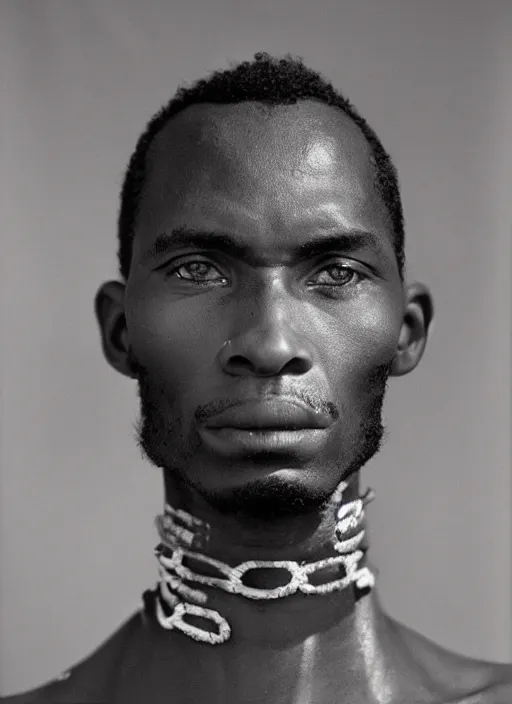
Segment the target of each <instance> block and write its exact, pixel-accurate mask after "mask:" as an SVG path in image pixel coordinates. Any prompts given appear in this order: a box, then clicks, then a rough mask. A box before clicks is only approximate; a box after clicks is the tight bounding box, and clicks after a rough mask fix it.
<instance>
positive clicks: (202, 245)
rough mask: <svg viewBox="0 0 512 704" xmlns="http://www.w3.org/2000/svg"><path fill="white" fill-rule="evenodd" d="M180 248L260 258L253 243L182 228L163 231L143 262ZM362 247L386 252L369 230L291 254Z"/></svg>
mask: <svg viewBox="0 0 512 704" xmlns="http://www.w3.org/2000/svg"><path fill="white" fill-rule="evenodd" d="M178 247H197V248H199V249H208V250H213V251H217V252H222V253H223V254H229V255H231V256H235V257H238V258H239V259H245V260H246V261H249V262H250V263H255V262H257V260H258V257H257V254H256V251H255V249H254V248H253V247H252V246H251V245H249V244H246V243H244V242H240V241H239V240H237V239H235V238H234V237H233V236H231V235H228V234H227V233H223V232H208V231H198V230H193V229H189V228H186V227H179V228H177V229H175V230H172V231H171V232H161V233H160V234H159V235H158V236H157V237H156V239H155V241H154V242H153V243H152V244H151V245H150V246H149V248H148V249H147V250H146V252H145V253H144V255H143V256H142V262H143V263H144V264H145V263H147V262H149V261H151V260H156V259H158V258H160V257H161V256H162V255H164V254H170V253H171V252H173V251H174V250H176V249H177V248H178ZM361 249H369V250H371V251H373V252H375V253H376V254H378V255H380V256H383V255H384V250H383V247H382V245H381V244H380V241H379V238H378V237H377V236H376V235H374V234H373V233H372V232H369V231H367V230H349V231H347V232H340V233H336V234H334V235H326V236H320V237H316V238H314V239H311V240H309V241H308V242H305V243H304V244H300V245H298V246H297V247H296V248H295V250H294V251H293V253H292V256H293V258H294V260H296V261H303V260H305V259H311V258H313V257H318V256H321V255H323V254H328V253H329V252H332V251H333V250H335V251H339V252H343V253H344V254H351V253H352V252H355V251H357V250H361Z"/></svg>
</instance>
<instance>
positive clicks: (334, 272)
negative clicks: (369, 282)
mask: <svg viewBox="0 0 512 704" xmlns="http://www.w3.org/2000/svg"><path fill="white" fill-rule="evenodd" d="M315 277H316V279H317V280H316V281H314V280H313V284H314V285H316V286H348V285H351V284H356V283H359V281H360V280H361V279H362V278H364V274H362V273H361V272H360V271H357V270H356V269H354V268H353V267H351V266H349V265H348V264H346V263H339V262H338V263H336V264H330V265H329V266H326V267H324V268H323V269H321V270H320V271H319V272H318V274H316V275H315ZM310 283H311V282H310Z"/></svg>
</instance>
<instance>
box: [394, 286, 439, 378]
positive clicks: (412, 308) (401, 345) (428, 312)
mask: <svg viewBox="0 0 512 704" xmlns="http://www.w3.org/2000/svg"><path fill="white" fill-rule="evenodd" d="M404 294H405V311H404V319H403V322H402V327H401V329H400V336H399V338H398V346H397V350H396V355H395V359H394V361H393V364H392V367H391V372H390V376H403V375H404V374H408V373H409V372H412V370H413V369H415V368H416V366H417V365H418V364H419V361H420V359H421V358H422V357H423V352H424V351H425V347H426V345H427V339H428V333H429V329H430V326H431V324H432V320H433V318H434V301H433V299H432V296H431V294H430V291H429V290H428V288H427V287H426V286H425V285H424V284H420V283H412V284H408V285H407V286H406V287H405V291H404Z"/></svg>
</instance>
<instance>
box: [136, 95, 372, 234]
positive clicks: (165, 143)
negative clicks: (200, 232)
mask: <svg viewBox="0 0 512 704" xmlns="http://www.w3.org/2000/svg"><path fill="white" fill-rule="evenodd" d="M141 200H142V202H141V209H140V217H139V224H140V225H141V228H142V230H143V231H146V232H150V233H151V232H152V233H155V236H156V234H157V233H156V230H158V229H162V228H164V229H165V228H168V227H169V226H170V225H171V224H172V223H170V222H169V219H171V220H173V222H174V220H175V219H176V218H177V219H178V220H180V219H181V220H183V219H184V220H185V222H180V223H179V224H186V225H190V226H193V225H198V226H199V225H201V224H205V223H204V220H205V219H208V220H209V222H208V224H209V225H210V226H211V227H221V228H224V229H231V228H235V229H239V228H240V227H241V226H247V228H248V231H249V230H250V231H251V234H256V235H258V234H262V233H263V232H266V233H268V232H274V233H275V232H280V233H282V232H286V230H287V229H288V230H290V229H294V228H295V232H297V229H296V228H297V227H300V226H301V225H304V227H305V228H308V227H310V226H311V221H314V223H315V224H317V225H318V226H319V227H321V226H322V225H323V224H324V221H325V224H326V226H331V227H332V226H334V225H335V224H338V225H339V226H346V227H347V228H352V227H367V228H372V227H373V228H374V229H382V227H383V222H384V221H385V220H386V212H385V209H384V207H383V203H382V201H381V199H380V197H379V196H378V194H377V193H376V191H375V187H374V183H373V169H372V165H371V150H370V147H369V145H368V143H367V141H366V139H365V138H364V135H363V134H362V133H361V131H360V130H359V128H358V127H357V125H355V123H354V122H353V121H352V120H351V119H350V118H348V117H347V116H346V115H345V114H344V113H343V112H342V111H341V110H339V109H338V108H334V107H330V106H328V105H325V104H323V103H319V102H315V101H299V102H298V103H296V104H295V105H286V106H275V107H273V108H272V109H270V110H269V109H268V108H266V107H264V106H262V105H261V104H258V103H251V102H246V103H238V104H235V105H213V104H200V105H194V106H190V107H188V108H186V109H185V110H183V111H182V112H181V113H178V115H176V116H175V117H173V118H172V119H171V120H170V121H169V122H168V123H167V124H166V125H165V127H164V128H163V129H162V130H161V131H160V132H159V134H158V135H157V136H156V137H155V138H154V140H153V142H152V145H151V147H150V149H149V152H148V157H147V163H146V178H145V185H144V190H143V194H142V199H141ZM194 219H197V220H199V221H200V222H197V223H194V222H191V220H194Z"/></svg>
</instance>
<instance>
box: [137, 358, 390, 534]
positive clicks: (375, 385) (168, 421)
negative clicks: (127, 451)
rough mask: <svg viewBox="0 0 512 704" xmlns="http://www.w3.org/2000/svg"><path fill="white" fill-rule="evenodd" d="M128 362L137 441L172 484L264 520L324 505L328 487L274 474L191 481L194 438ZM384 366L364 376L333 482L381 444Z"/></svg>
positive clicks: (227, 510) (228, 510) (225, 509)
mask: <svg viewBox="0 0 512 704" xmlns="http://www.w3.org/2000/svg"><path fill="white" fill-rule="evenodd" d="M130 362H131V365H132V368H133V369H134V371H135V373H136V374H137V381H138V395H139V401H140V417H139V420H138V421H137V423H136V425H135V433H136V441H137V444H138V445H139V447H140V449H141V451H142V453H143V455H144V456H145V457H146V458H147V459H148V460H149V461H150V462H151V463H152V464H153V465H155V466H157V467H159V468H161V469H163V471H164V472H171V473H173V475H174V477H175V479H176V480H177V483H178V484H182V485H184V487H186V488H187V489H188V490H192V491H193V492H196V493H197V494H199V495H200V496H201V497H202V498H203V499H204V500H205V501H207V503H208V504H209V505H210V506H211V507H212V508H213V509H215V510H216V511H217V512H218V513H221V514H229V515H237V516H240V517H245V518H251V519H260V520H266V521H268V520H276V519H282V518H289V517H293V516H297V517H300V516H306V515H311V514H314V513H319V512H321V511H323V510H324V509H325V508H326V506H327V505H328V503H329V501H330V499H331V497H332V494H333V491H334V490H333V489H327V488H320V487H318V488H316V489H312V488H311V487H310V486H307V485H305V484H302V483H297V482H293V483H292V482H290V481H287V480H286V479H283V478H282V477H280V476H276V475H270V476H264V477H261V478H260V479H257V480H254V481H252V482H248V483H247V484H245V485H243V486H242V487H237V488H232V489H223V490H221V491H211V490H208V489H206V488H205V487H204V486H202V485H200V484H198V483H196V482H193V481H192V480H191V479H190V477H189V475H188V473H187V465H188V464H189V463H190V462H191V461H192V460H193V457H194V454H195V452H196V451H197V450H198V449H199V447H200V446H199V443H198V445H197V447H193V446H191V444H190V441H189V442H188V444H187V438H185V437H184V436H183V434H182V432H181V424H180V418H179V417H177V416H176V415H175V414H173V413H171V412H169V411H168V410H167V409H169V407H170V405H172V404H170V402H169V400H168V398H167V397H166V395H165V393H164V390H163V388H162V386H161V385H160V384H158V382H157V383H154V382H152V381H151V379H150V374H149V373H148V370H147V369H146V368H145V367H144V366H143V365H141V364H140V363H139V362H138V361H137V359H136V358H135V356H134V355H133V352H132V351H131V350H130ZM390 369H391V363H387V364H382V365H380V366H379V367H376V368H375V369H374V370H373V371H372V372H371V374H370V375H369V377H368V379H367V385H366V388H367V389H368V391H367V393H368V398H369V402H368V405H367V406H366V410H365V413H364V416H363V417H362V418H361V420H360V421H359V423H358V427H357V428H355V429H352V431H351V436H352V440H351V442H350V445H351V447H352V451H351V455H350V457H349V459H348V462H346V463H345V466H343V467H341V466H339V467H338V471H339V481H338V484H339V482H340V481H342V480H346V479H348V478H349V477H351V476H352V475H353V474H355V473H357V472H359V470H360V469H361V468H362V467H363V466H364V465H365V464H366V463H367V462H368V461H369V460H370V459H371V458H372V457H374V455H375V454H377V452H378V451H379V450H380V448H381V445H382V441H383V439H384V437H385V435H386V429H385V427H384V425H383V422H382V408H383V403H384V397H385V393H386V388H387V381H388V378H389V373H390ZM166 411H167V412H166ZM176 438H179V439H180V445H181V446H182V447H181V448H180V452H179V456H178V453H177V451H176V450H177V448H176V446H175V445H173V439H174V440H175V439H176ZM338 484H336V486H337V485H338ZM335 488H336V487H335Z"/></svg>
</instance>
